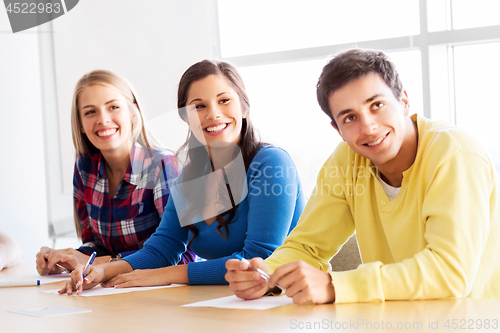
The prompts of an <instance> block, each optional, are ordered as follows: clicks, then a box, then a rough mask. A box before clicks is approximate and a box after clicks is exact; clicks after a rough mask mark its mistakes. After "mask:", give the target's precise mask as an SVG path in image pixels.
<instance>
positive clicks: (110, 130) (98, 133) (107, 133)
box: [97, 128, 117, 136]
mask: <svg viewBox="0 0 500 333" xmlns="http://www.w3.org/2000/svg"><path fill="white" fill-rule="evenodd" d="M116 131H117V129H116V128H110V129H107V130H105V131H101V132H97V135H98V136H108V135H111V134H114V133H115V132H116Z"/></svg>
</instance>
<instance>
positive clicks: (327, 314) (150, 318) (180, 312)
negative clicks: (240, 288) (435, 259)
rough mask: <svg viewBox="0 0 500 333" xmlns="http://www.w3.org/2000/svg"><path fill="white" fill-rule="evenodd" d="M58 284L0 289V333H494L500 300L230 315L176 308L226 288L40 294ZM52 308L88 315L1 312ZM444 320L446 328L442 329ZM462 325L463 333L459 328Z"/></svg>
mask: <svg viewBox="0 0 500 333" xmlns="http://www.w3.org/2000/svg"><path fill="white" fill-rule="evenodd" d="M33 265H34V264H32V265H20V266H16V267H13V268H8V269H4V270H2V271H0V278H5V277H13V276H20V275H24V274H33ZM63 284H64V282H56V283H50V284H45V285H42V286H39V287H17V288H0V332H1V333H11V332H13V333H21V332H36V333H43V332H63V331H68V332H85V333H89V332H199V333H204V332H217V333H222V332H232V333H245V332H319V331H322V332H382V331H392V332H500V322H499V321H500V301H493V300H477V299H476V300H475V299H468V298H465V299H457V300H434V301H408V302H406V301H405V302H382V303H356V304H339V305H335V304H329V305H302V306H298V305H287V306H282V307H278V308H273V309H270V310H233V309H219V308H192V307H188V308H183V307H180V306H181V305H183V304H189V303H193V302H198V301H204V300H209V299H213V298H217V297H224V296H229V295H232V292H231V291H230V290H229V288H228V287H227V286H186V287H177V288H166V289H158V290H149V291H141V292H132V293H125V294H117V295H109V296H95V297H68V296H66V295H51V294H46V293H40V292H39V291H41V290H49V289H56V288H60V287H62V286H63ZM50 305H63V306H69V307H76V308H85V309H91V310H92V312H91V313H83V314H73V315H64V316H54V317H44V318H37V317H30V316H24V315H20V314H14V313H9V312H7V311H9V310H19V309H29V308H37V307H44V306H50ZM487 320H488V321H489V325H487V324H486V323H487ZM447 321H448V327H449V328H447V327H446V326H445V325H446V322H447ZM495 322H496V325H495ZM472 323H473V324H472ZM455 324H456V329H453V326H454V325H455ZM478 324H481V327H482V328H481V329H478V328H477V326H476V325H478ZM461 325H462V327H464V329H460V326H461ZM488 326H489V328H485V327H488ZM472 327H474V329H472ZM494 327H496V329H494ZM468 328H469V329H468Z"/></svg>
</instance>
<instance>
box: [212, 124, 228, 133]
mask: <svg viewBox="0 0 500 333" xmlns="http://www.w3.org/2000/svg"><path fill="white" fill-rule="evenodd" d="M226 126H227V124H221V125H219V126H213V127H207V132H218V131H222V130H223V129H224V128H226Z"/></svg>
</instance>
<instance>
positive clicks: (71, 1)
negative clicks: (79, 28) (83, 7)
mask: <svg viewBox="0 0 500 333" xmlns="http://www.w3.org/2000/svg"><path fill="white" fill-rule="evenodd" d="M78 1H79V0H31V1H27V0H24V1H23V0H4V1H3V2H4V5H5V10H6V11H7V16H8V17H9V21H10V27H11V28H12V32H13V33H16V32H20V31H24V30H27V29H30V28H34V27H36V26H39V25H41V24H44V23H47V22H50V21H52V20H54V19H56V18H58V17H60V16H63V15H64V14H66V13H67V12H69V11H70V10H72V9H73V8H75V6H76V5H77V4H78Z"/></svg>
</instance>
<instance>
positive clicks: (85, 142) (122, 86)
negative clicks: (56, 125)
mask: <svg viewBox="0 0 500 333" xmlns="http://www.w3.org/2000/svg"><path fill="white" fill-rule="evenodd" d="M95 85H101V86H105V87H108V88H111V89H114V90H116V91H118V92H119V93H121V94H122V95H123V96H125V98H126V99H127V102H128V104H129V108H130V111H131V112H133V114H134V115H135V117H134V122H133V123H132V139H133V141H134V142H135V141H137V142H138V143H140V144H141V145H142V146H143V147H147V148H152V149H160V148H161V145H160V143H159V142H158V141H157V140H156V139H155V138H154V136H153V134H152V133H151V132H150V130H149V129H148V128H147V126H146V125H145V124H144V118H143V115H142V112H143V111H142V110H141V104H139V99H138V98H137V94H136V93H135V90H134V88H133V86H132V85H131V84H130V83H129V82H128V81H127V80H126V79H125V78H123V77H120V76H118V75H116V74H114V73H112V72H110V71H106V70H95V71H92V72H90V73H87V74H85V75H83V76H82V77H81V79H80V80H78V82H77V84H76V87H75V92H74V94H73V101H72V102H71V132H72V136H73V145H74V146H75V151H76V157H77V158H78V157H79V156H82V155H84V154H88V153H91V152H93V151H95V150H96V148H95V146H94V145H93V144H92V143H91V142H90V140H89V139H88V138H87V135H86V134H85V133H82V131H81V128H82V121H81V118H80V112H78V96H79V95H80V93H81V92H82V91H83V89H85V88H86V87H89V86H95ZM73 215H74V219H75V228H76V234H77V236H78V238H79V239H82V225H81V222H80V219H79V218H78V213H77V207H76V201H73Z"/></svg>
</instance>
